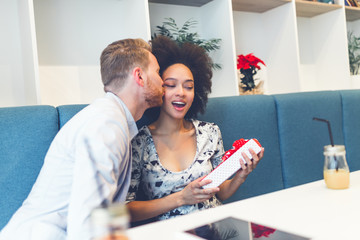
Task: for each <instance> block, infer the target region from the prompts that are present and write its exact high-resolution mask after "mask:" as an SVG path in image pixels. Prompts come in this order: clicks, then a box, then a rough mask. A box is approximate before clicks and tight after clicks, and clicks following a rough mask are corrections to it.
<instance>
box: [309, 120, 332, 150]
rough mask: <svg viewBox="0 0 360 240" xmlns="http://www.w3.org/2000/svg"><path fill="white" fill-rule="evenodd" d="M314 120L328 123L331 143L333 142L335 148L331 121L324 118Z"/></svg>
mask: <svg viewBox="0 0 360 240" xmlns="http://www.w3.org/2000/svg"><path fill="white" fill-rule="evenodd" d="M313 120H316V121H321V122H326V123H327V125H328V130H329V136H330V142H331V146H332V147H333V146H334V139H333V136H332V133H331V127H330V122H329V120H326V119H322V118H317V117H314V118H313Z"/></svg>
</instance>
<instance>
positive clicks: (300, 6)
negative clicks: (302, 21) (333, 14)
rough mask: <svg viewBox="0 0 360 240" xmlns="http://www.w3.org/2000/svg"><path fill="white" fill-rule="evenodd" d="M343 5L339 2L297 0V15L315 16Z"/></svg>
mask: <svg viewBox="0 0 360 240" xmlns="http://www.w3.org/2000/svg"><path fill="white" fill-rule="evenodd" d="M341 7H342V6H340V5H337V4H327V3H321V2H312V1H304V0H296V15H297V16H298V17H315V16H318V15H320V14H323V13H327V12H330V11H334V10H336V9H339V8H341Z"/></svg>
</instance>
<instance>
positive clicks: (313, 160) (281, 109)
mask: <svg viewBox="0 0 360 240" xmlns="http://www.w3.org/2000/svg"><path fill="white" fill-rule="evenodd" d="M274 98H275V102H276V108H277V114H278V123H279V139H280V150H281V160H282V167H283V178H284V185H285V187H286V188H288V187H293V186H296V185H300V184H304V183H308V182H312V181H315V180H319V179H322V178H323V166H324V156H323V147H324V146H325V145H329V144H330V138H329V132H328V127H327V124H326V123H324V122H319V121H314V120H313V117H318V118H323V119H327V120H329V121H330V123H331V129H332V134H333V139H334V143H335V144H344V134H343V131H342V126H343V120H342V104H341V96H340V94H339V92H338V91H323V92H304V93H291V94H279V95H274Z"/></svg>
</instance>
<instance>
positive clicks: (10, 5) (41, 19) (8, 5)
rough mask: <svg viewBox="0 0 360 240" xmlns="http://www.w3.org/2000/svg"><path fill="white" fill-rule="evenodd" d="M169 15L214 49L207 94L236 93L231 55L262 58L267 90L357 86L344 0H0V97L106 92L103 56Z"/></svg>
mask: <svg viewBox="0 0 360 240" xmlns="http://www.w3.org/2000/svg"><path fill="white" fill-rule="evenodd" d="M167 17H172V18H174V19H175V20H176V22H177V24H178V25H179V26H181V25H182V24H183V23H184V22H185V21H186V20H188V19H190V18H192V19H194V20H196V21H197V22H198V25H197V26H196V28H195V29H193V30H194V31H197V32H198V33H199V34H200V36H201V37H202V38H221V39H222V43H221V49H220V50H219V51H216V52H214V53H212V54H211V57H212V58H213V59H214V61H215V62H218V63H221V64H222V69H221V70H218V71H214V76H213V89H212V93H211V95H210V97H220V96H233V95H238V89H237V84H238V83H237V82H238V76H237V71H236V56H237V55H239V54H248V53H254V54H255V55H256V56H257V57H259V58H261V59H262V60H264V61H265V63H266V67H264V68H263V69H262V70H260V71H259V73H258V76H259V78H261V79H264V80H265V93H267V94H274V93H287V92H299V91H313V90H331V89H348V88H353V87H354V86H355V84H352V83H351V80H350V79H351V78H350V73H349V67H348V54H347V31H349V30H351V31H354V32H355V33H356V34H358V35H360V9H359V8H355V7H345V6H344V3H343V1H342V0H337V1H336V4H325V3H319V2H312V1H301V0H121V1H118V0H108V1H101V0H91V1H88V0H77V1H72V0H62V1H57V0H48V1H42V0H24V1H1V3H0V20H1V21H0V32H1V33H2V36H3V37H2V38H1V39H0V43H1V44H0V49H1V52H2V54H1V56H0V83H1V85H2V88H1V89H0V94H1V95H2V98H1V101H0V106H1V107H3V106H20V105H33V104H49V105H55V106H57V105H62V104H73V103H89V102H91V101H92V100H93V99H95V98H96V97H98V96H101V95H102V94H103V91H102V84H101V80H100V73H99V56H100V53H101V51H102V50H103V49H104V48H105V47H106V45H107V44H109V43H111V42H112V41H115V40H117V39H121V38H139V37H140V38H143V39H146V40H150V38H151V35H152V33H154V31H155V29H156V26H158V25H162V22H163V21H164V19H165V18H167Z"/></svg>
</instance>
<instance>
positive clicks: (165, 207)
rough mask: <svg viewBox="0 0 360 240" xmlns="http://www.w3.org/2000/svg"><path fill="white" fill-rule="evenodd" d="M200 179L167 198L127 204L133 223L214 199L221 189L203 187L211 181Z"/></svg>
mask: <svg viewBox="0 0 360 240" xmlns="http://www.w3.org/2000/svg"><path fill="white" fill-rule="evenodd" d="M202 178H203V177H200V178H198V179H196V180H194V181H193V182H191V183H189V185H187V186H186V187H185V188H184V189H183V190H181V191H179V192H176V193H173V194H170V195H168V196H166V197H163V198H159V199H154V200H149V201H132V202H129V203H128V204H127V206H128V209H129V212H130V216H131V221H132V222H136V221H141V220H145V219H149V218H153V217H156V216H158V215H160V214H163V213H166V212H169V211H171V210H173V209H175V208H178V207H180V206H183V205H192V204H196V203H200V202H204V201H206V200H208V199H210V198H211V197H213V196H214V195H215V194H216V193H217V192H218V191H219V190H220V189H219V188H207V189H202V188H201V187H202V186H204V185H206V184H209V183H210V182H211V180H209V179H208V180H204V181H201V179H202Z"/></svg>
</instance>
